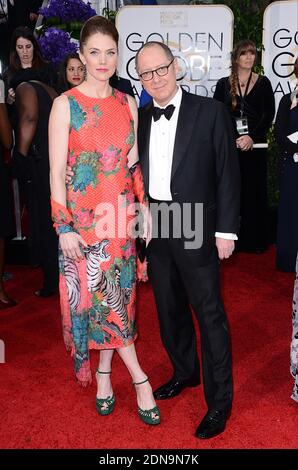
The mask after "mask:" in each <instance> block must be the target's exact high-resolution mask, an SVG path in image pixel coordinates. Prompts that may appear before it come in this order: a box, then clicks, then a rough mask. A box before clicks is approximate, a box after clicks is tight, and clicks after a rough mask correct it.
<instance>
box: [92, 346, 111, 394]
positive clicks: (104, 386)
mask: <svg viewBox="0 0 298 470" xmlns="http://www.w3.org/2000/svg"><path fill="white" fill-rule="evenodd" d="M113 354H114V349H104V350H102V351H100V354H99V364H98V369H97V370H98V371H99V372H111V370H112V369H111V367H112V359H113ZM96 379H97V394H96V397H97V398H107V397H112V395H113V388H112V384H111V374H100V373H97V374H96Z"/></svg>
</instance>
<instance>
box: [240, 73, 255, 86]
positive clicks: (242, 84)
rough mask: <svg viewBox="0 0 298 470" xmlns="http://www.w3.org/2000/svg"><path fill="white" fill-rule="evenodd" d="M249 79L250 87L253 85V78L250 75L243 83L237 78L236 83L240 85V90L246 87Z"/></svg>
mask: <svg viewBox="0 0 298 470" xmlns="http://www.w3.org/2000/svg"><path fill="white" fill-rule="evenodd" d="M250 77H251V85H253V84H254V77H253V76H252V75H249V76H248V77H247V79H246V80H245V81H243V80H240V78H239V76H238V81H239V85H240V87H241V88H244V87H245V86H246V85H247V82H248V81H249V79H250Z"/></svg>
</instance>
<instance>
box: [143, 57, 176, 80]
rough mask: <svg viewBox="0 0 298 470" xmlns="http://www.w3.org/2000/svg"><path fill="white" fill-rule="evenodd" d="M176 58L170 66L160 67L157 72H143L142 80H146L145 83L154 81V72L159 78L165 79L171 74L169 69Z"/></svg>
mask: <svg viewBox="0 0 298 470" xmlns="http://www.w3.org/2000/svg"><path fill="white" fill-rule="evenodd" d="M174 60H175V58H174V59H172V60H171V62H170V63H169V65H163V66H162V67H158V69H155V70H148V72H143V73H141V74H140V78H141V79H142V80H144V81H145V82H147V81H149V80H152V78H153V75H154V72H155V73H156V74H157V75H158V76H159V77H164V76H165V75H167V73H168V72H169V67H170V65H171V64H172V63H173V62H174Z"/></svg>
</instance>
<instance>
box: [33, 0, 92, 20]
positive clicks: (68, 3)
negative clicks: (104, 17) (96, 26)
mask: <svg viewBox="0 0 298 470" xmlns="http://www.w3.org/2000/svg"><path fill="white" fill-rule="evenodd" d="M90 5H91V4H90V2H87V3H84V2H83V1H82V0H50V3H49V5H48V6H47V7H45V8H40V10H39V13H40V14H41V15H43V16H44V17H45V19H48V18H52V17H56V18H59V19H60V23H69V22H71V21H76V20H78V21H82V22H84V21H86V20H88V18H91V16H94V15H96V11H95V10H94V9H93V8H91V6H90Z"/></svg>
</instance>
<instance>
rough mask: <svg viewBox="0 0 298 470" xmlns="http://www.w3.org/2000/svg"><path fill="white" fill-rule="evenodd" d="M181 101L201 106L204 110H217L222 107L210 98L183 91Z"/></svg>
mask: <svg viewBox="0 0 298 470" xmlns="http://www.w3.org/2000/svg"><path fill="white" fill-rule="evenodd" d="M182 99H185V100H186V101H189V102H191V103H194V104H197V105H200V106H203V107H204V108H206V109H210V110H214V111H216V110H218V109H220V108H222V107H223V104H222V103H221V102H219V101H217V100H215V99H214V98H212V97H210V96H201V95H195V94H194V93H190V92H189V91H183V95H182Z"/></svg>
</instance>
